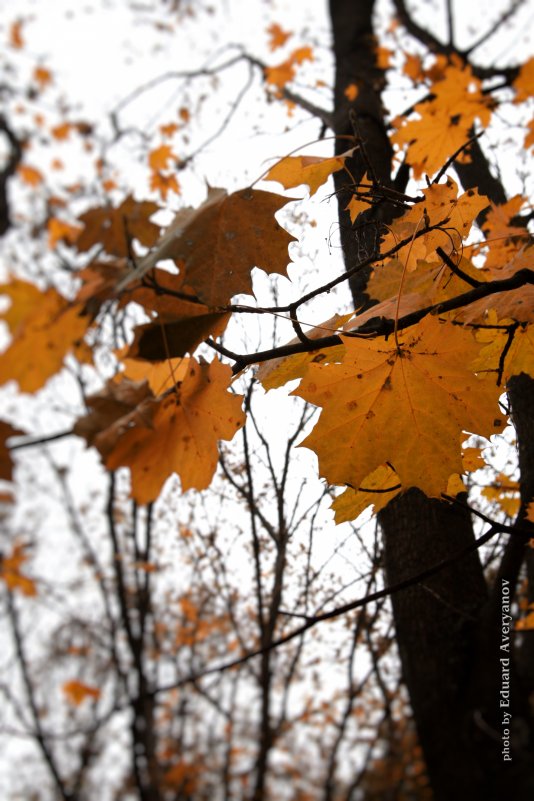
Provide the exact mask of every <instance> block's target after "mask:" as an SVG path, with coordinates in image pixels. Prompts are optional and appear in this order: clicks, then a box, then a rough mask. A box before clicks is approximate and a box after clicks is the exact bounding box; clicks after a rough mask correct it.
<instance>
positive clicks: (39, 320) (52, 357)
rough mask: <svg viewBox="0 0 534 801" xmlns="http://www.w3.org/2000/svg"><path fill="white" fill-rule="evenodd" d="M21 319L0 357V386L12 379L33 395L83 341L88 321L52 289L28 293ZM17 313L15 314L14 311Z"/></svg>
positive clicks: (79, 309) (76, 308)
mask: <svg viewBox="0 0 534 801" xmlns="http://www.w3.org/2000/svg"><path fill="white" fill-rule="evenodd" d="M29 299H30V300H29V303H27V304H24V303H23V307H24V316H21V317H19V321H18V326H17V328H16V330H14V331H13V339H12V342H11V344H10V345H9V347H8V348H7V350H6V351H5V352H4V353H3V354H2V355H1V356H0V383H2V384H4V383H5V382H6V381H10V380H14V381H16V382H17V383H18V385H19V388H20V390H21V391H22V392H35V391H36V390H38V389H40V388H41V387H42V386H43V385H44V384H45V383H46V381H47V380H48V379H49V378H50V377H51V376H52V375H54V374H55V373H57V372H58V370H60V369H61V367H62V365H63V360H64V358H65V356H66V355H67V353H68V352H69V351H71V350H73V349H74V348H75V347H76V345H77V344H78V343H79V342H80V341H81V340H82V339H83V337H84V334H85V332H86V330H87V328H88V326H89V324H90V322H91V320H90V318H88V317H81V316H80V312H81V311H82V309H81V307H80V306H79V305H73V304H71V303H69V302H68V301H67V300H65V298H63V297H62V296H61V295H60V294H59V293H58V292H56V290H55V289H48V290H46V291H45V292H39V293H38V294H36V293H35V291H34V289H32V290H30V291H29ZM14 314H16V312H14Z"/></svg>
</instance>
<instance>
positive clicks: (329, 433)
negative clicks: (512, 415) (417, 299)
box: [294, 316, 505, 497]
mask: <svg viewBox="0 0 534 801" xmlns="http://www.w3.org/2000/svg"><path fill="white" fill-rule="evenodd" d="M343 341H344V343H345V347H346V356H345V360H344V362H343V364H331V365H324V366H323V365H314V364H312V365H310V366H309V367H308V371H307V373H306V375H305V377H304V379H303V380H302V383H301V385H300V387H299V388H298V389H297V390H295V392H294V394H296V395H299V396H300V397H302V398H304V400H306V401H308V402H310V403H313V404H315V405H316V406H321V407H322V409H323V411H322V413H321V416H320V419H319V422H318V423H317V425H316V426H315V428H314V429H313V431H312V433H311V434H310V435H309V436H308V437H307V438H306V439H305V440H304V442H303V443H302V444H303V445H304V446H306V447H308V448H310V449H311V450H313V451H315V453H316V454H317V455H318V458H319V468H320V472H321V475H322V476H324V477H325V478H326V479H327V480H328V481H329V482H331V483H333V484H351V485H352V486H361V485H362V484H363V481H364V479H365V478H366V476H368V475H369V474H370V473H371V472H372V471H373V470H375V469H376V468H377V467H379V466H380V465H382V464H385V463H388V464H390V465H391V466H392V467H393V468H394V470H395V471H396V473H397V474H398V476H399V479H400V481H401V483H402V486H403V488H405V489H408V488H409V487H419V488H420V489H421V490H423V492H425V493H426V494H427V495H429V496H431V497H439V496H440V494H441V493H442V492H445V491H446V488H447V484H448V480H449V477H450V476H451V475H452V474H453V473H461V472H462V470H463V467H462V459H461V447H460V446H461V440H462V438H464V437H463V433H464V432H470V433H476V434H480V435H481V436H486V437H489V436H491V434H494V433H497V432H499V431H502V429H503V427H504V424H505V418H503V416H502V415H501V413H500V411H499V407H498V398H499V390H498V388H497V387H495V388H493V387H492V390H491V391H490V392H488V385H487V383H486V382H481V381H479V380H478V379H477V378H476V376H475V375H474V374H473V373H472V372H471V371H470V370H469V369H468V367H467V366H466V365H468V364H469V361H470V359H469V357H471V360H472V359H474V358H475V356H476V354H477V352H478V349H479V345H478V344H477V343H476V341H475V338H474V337H473V336H472V335H471V333H470V332H469V331H467V330H464V329H460V328H459V327H458V326H454V325H452V324H451V323H441V322H440V321H438V320H437V319H436V318H434V317H430V316H427V317H425V318H424V319H423V320H422V321H421V323H419V324H418V325H417V326H414V327H413V328H412V329H410V330H409V331H407V332H403V333H402V336H401V337H400V339H399V348H398V349H397V348H396V347H395V343H393V342H384V340H382V339H375V340H372V341H369V340H367V339H366V340H363V341H362V340H360V339H358V338H351V337H343ZM393 431H394V432H395V436H391V432H393Z"/></svg>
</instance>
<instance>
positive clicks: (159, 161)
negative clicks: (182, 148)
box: [148, 145, 176, 172]
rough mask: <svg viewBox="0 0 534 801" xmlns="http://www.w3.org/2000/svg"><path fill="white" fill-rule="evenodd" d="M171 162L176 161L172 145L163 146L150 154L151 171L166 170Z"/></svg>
mask: <svg viewBox="0 0 534 801" xmlns="http://www.w3.org/2000/svg"><path fill="white" fill-rule="evenodd" d="M169 161H176V156H175V155H174V153H173V152H172V149H171V147H170V145H161V146H160V147H157V148H156V149H155V150H152V151H151V152H150V153H149V154H148V164H149V167H150V169H151V170H153V171H154V172H156V171H157V170H166V169H167V165H168V163H169Z"/></svg>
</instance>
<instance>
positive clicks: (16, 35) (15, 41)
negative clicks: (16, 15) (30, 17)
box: [9, 19, 26, 50]
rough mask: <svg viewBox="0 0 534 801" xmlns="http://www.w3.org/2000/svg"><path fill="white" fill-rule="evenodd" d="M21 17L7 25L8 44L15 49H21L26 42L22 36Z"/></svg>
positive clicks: (22, 22) (22, 21) (22, 23)
mask: <svg viewBox="0 0 534 801" xmlns="http://www.w3.org/2000/svg"><path fill="white" fill-rule="evenodd" d="M23 25H24V20H23V19H17V20H15V22H12V23H11V25H10V27H9V44H10V45H11V47H13V48H15V50H21V49H22V48H23V47H24V45H25V44H26V43H25V41H24V38H23V36H22V27H23Z"/></svg>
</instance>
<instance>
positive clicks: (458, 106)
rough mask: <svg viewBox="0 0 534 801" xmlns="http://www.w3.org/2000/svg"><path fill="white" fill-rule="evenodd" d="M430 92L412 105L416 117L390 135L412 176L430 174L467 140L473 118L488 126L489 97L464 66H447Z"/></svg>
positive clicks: (489, 114) (469, 69) (490, 105)
mask: <svg viewBox="0 0 534 801" xmlns="http://www.w3.org/2000/svg"><path fill="white" fill-rule="evenodd" d="M431 93H432V97H433V99H432V100H430V101H428V102H421V103H418V104H417V105H416V106H415V108H414V113H416V114H418V115H419V116H420V119H417V120H410V121H408V122H407V123H406V124H405V125H404V126H403V127H401V128H400V129H399V130H398V131H397V132H396V133H394V134H393V136H392V137H391V138H392V141H393V142H394V143H395V144H397V145H399V147H401V148H403V147H405V146H407V159H408V161H409V162H410V164H411V165H412V167H413V172H414V177H415V178H419V177H420V176H421V175H422V174H423V172H426V173H427V174H428V175H433V174H434V173H435V172H436V171H437V170H438V169H440V168H441V167H442V166H443V164H444V163H445V162H446V161H447V158H448V157H449V156H452V155H453V153H455V152H456V151H457V150H458V149H459V148H460V147H461V146H462V145H464V144H465V143H466V142H467V140H468V139H469V135H470V130H471V127H472V125H473V123H474V121H475V119H477V118H478V119H479V120H480V121H481V123H482V125H488V123H489V120H490V117H491V109H492V106H493V100H492V99H491V98H490V97H487V96H486V95H484V94H483V92H482V85H481V82H480V81H479V80H478V78H476V77H475V76H474V75H473V73H472V71H471V68H470V67H469V66H468V65H458V64H457V63H453V64H451V65H449V66H448V67H447V68H446V69H445V71H444V75H443V77H441V76H440V77H439V79H438V80H436V82H435V83H433V84H432V86H431Z"/></svg>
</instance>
